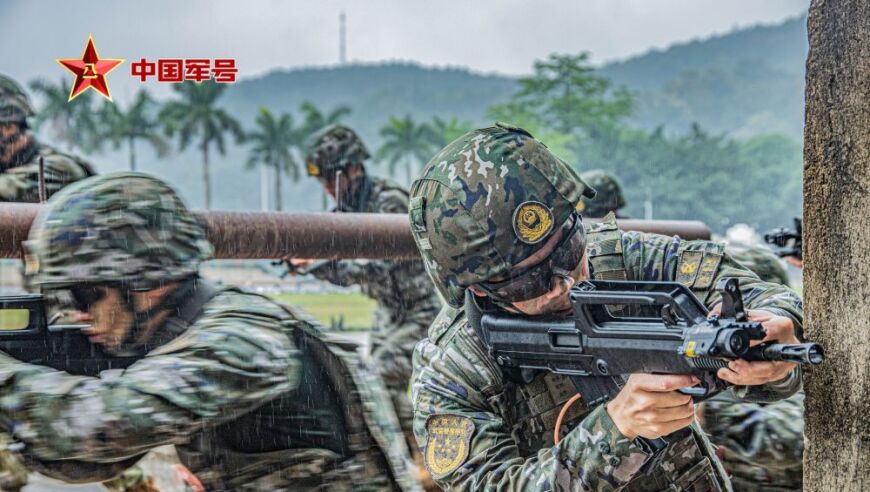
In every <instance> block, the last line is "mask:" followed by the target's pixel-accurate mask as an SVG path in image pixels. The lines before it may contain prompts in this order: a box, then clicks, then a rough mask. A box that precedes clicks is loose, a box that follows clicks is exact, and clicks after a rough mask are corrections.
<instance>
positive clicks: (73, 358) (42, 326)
mask: <svg viewBox="0 0 870 492" xmlns="http://www.w3.org/2000/svg"><path fill="white" fill-rule="evenodd" d="M87 326H88V325H59V324H51V325H50V324H48V319H47V317H46V309H45V298H44V296H42V295H41V294H20V295H5V296H0V350H2V351H3V352H5V353H6V354H7V355H9V356H11V357H14V358H15V359H18V360H20V361H22V362H28V363H31V364H38V365H42V366H49V367H53V368H55V369H57V370H59V371H66V372H68V373H71V374H77V375H81V376H97V375H99V373H100V372H101V371H105V370H107V369H123V368H125V367H127V366H129V365H131V364H132V363H133V362H135V361H136V360H138V359H139V358H135V357H118V356H112V355H109V354H107V353H106V352H104V351H103V350H102V349H101V348H100V347H99V346H98V345H94V344H92V343H91V342H90V340H89V339H88V336H87V335H86V334H85V333H84V332H83V331H82V330H84V329H85V328H87Z"/></svg>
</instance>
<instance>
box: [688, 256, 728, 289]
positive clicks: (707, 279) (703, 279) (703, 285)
mask: <svg viewBox="0 0 870 492" xmlns="http://www.w3.org/2000/svg"><path fill="white" fill-rule="evenodd" d="M721 261H722V255H720V254H716V253H712V252H709V251H708V252H707V253H706V254H705V255H704V260H703V261H702V262H701V268H700V272H699V273H698V278H697V279H696V280H695V285H694V288H695V289H702V290H703V289H709V288H710V287H711V286H712V285H713V279H715V278H716V271H717V270H719V263H720V262H721Z"/></svg>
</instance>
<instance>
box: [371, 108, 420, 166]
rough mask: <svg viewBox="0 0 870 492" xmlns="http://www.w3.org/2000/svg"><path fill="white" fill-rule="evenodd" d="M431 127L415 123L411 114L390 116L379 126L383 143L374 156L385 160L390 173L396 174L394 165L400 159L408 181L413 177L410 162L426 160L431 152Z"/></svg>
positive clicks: (379, 159)
mask: <svg viewBox="0 0 870 492" xmlns="http://www.w3.org/2000/svg"><path fill="white" fill-rule="evenodd" d="M432 133H433V132H432V128H430V127H429V125H427V124H426V123H421V124H419V125H417V124H416V123H414V120H413V119H411V115H405V117H404V118H402V119H399V118H396V117H395V116H390V120H389V121H388V122H387V124H386V125H384V126H383V127H381V130H380V135H381V137H383V138H384V143H383V144H381V146H380V148H378V151H377V155H376V158H377V160H378V161H386V162H387V164H388V165H389V166H390V175H392V176H395V175H396V165H397V164H398V163H399V162H400V161H401V162H404V164H405V176H406V177H407V179H408V182H409V183H410V182H411V181H412V179H413V176H412V171H411V162H412V161H413V160H416V161H417V162H418V163H420V162H426V161H428V160H429V158H430V157H431V154H432V141H433V136H432Z"/></svg>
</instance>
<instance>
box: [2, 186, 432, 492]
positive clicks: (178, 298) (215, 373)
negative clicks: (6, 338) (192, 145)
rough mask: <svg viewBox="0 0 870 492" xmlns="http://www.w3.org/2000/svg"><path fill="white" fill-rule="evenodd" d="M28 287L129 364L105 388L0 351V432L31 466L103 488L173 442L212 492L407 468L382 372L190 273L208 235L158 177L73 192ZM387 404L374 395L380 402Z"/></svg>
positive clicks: (381, 476) (330, 482)
mask: <svg viewBox="0 0 870 492" xmlns="http://www.w3.org/2000/svg"><path fill="white" fill-rule="evenodd" d="M25 249H26V260H25V263H26V275H27V279H28V282H29V284H30V285H32V286H36V287H41V288H42V289H43V290H45V291H48V292H49V293H51V294H53V295H56V296H58V297H60V298H64V299H67V301H68V302H69V303H70V304H71V305H72V307H74V308H75V309H76V310H78V311H79V312H81V313H86V314H82V320H83V321H89V322H90V323H91V325H92V327H91V328H90V331H89V335H90V336H91V339H92V340H93V341H94V343H98V344H100V345H102V346H103V347H104V348H105V349H106V350H107V351H109V352H110V353H113V354H124V355H127V356H134V357H139V359H138V360H137V361H136V362H135V363H133V364H132V365H131V366H129V367H128V368H127V369H124V370H112V371H105V372H103V373H102V374H101V376H100V377H99V378H94V377H84V376H76V375H72V374H68V373H65V372H59V371H56V370H53V369H50V368H48V367H43V366H39V365H32V364H26V363H23V362H20V361H17V360H15V359H12V358H10V357H8V356H6V355H4V354H2V353H0V374H2V375H3V377H2V378H0V426H2V428H3V430H4V431H7V432H9V433H10V434H11V435H12V436H13V437H14V438H15V439H17V440H19V441H21V442H22V443H23V445H24V450H23V451H22V453H23V455H24V456H25V457H26V458H27V460H28V463H29V464H30V465H32V466H33V467H35V468H36V469H37V470H39V471H41V472H43V473H47V474H49V475H52V476H55V477H57V478H61V479H64V480H67V481H94V480H101V479H106V478H110V477H112V476H113V475H115V474H117V473H118V472H120V471H122V470H123V469H125V468H127V467H129V465H130V464H131V463H132V462H134V461H135V460H137V459H138V458H139V457H141V456H142V455H144V454H145V453H146V452H148V450H150V449H152V448H154V447H157V446H161V445H166V444H174V445H175V446H176V448H177V450H178V454H179V456H180V458H181V461H182V462H183V463H184V465H185V466H186V467H187V468H188V469H189V470H191V471H192V472H193V473H194V474H195V475H196V476H197V477H198V479H199V480H200V481H201V482H202V483H203V484H205V486H206V488H207V489H208V490H349V489H353V490H394V489H400V488H405V487H406V488H412V489H413V488H414V487H415V485H414V484H413V483H408V482H407V480H408V478H407V472H406V470H405V466H407V464H408V462H409V460H410V458H409V455H408V451H407V448H406V447H405V446H404V441H403V440H402V439H400V438H398V436H399V435H400V434H399V426H398V422H397V420H396V419H395V417H394V416H393V417H392V420H390V416H389V414H384V415H380V416H376V415H373V414H372V412H377V411H379V410H382V409H383V408H384V407H388V405H387V404H385V403H386V402H387V401H388V397H387V396H386V392H385V390H383V391H382V392H377V391H371V389H377V387H376V386H371V385H374V384H377V381H378V380H377V378H372V377H371V376H370V375H367V374H365V373H364V372H360V371H359V369H360V367H359V365H358V364H356V363H355V361H354V359H353V357H354V355H353V351H350V352H345V351H344V350H342V349H341V348H340V347H338V346H337V345H335V344H332V343H329V342H327V341H326V340H325V339H324V338H323V336H322V335H321V333H320V332H319V330H318V329H317V328H316V327H315V326H314V325H313V324H312V323H311V322H310V321H309V319H308V318H306V317H304V316H303V315H302V314H300V313H299V312H297V311H296V310H294V309H293V308H290V307H286V306H282V305H279V304H277V303H275V302H273V301H271V300H269V299H268V298H265V297H263V296H260V295H256V294H253V293H249V292H244V291H242V290H240V289H237V288H233V287H217V286H213V285H211V284H210V283H208V282H207V281H205V280H203V279H201V278H200V277H199V276H198V269H199V265H200V262H202V261H204V260H206V259H208V258H210V257H211V253H212V247H211V245H210V244H209V242H208V241H207V239H206V236H205V229H204V227H203V226H202V224H201V223H200V222H199V221H198V220H197V219H196V217H195V216H194V215H192V214H191V213H190V212H189V211H188V210H187V209H186V208H185V206H184V204H183V203H182V202H181V201H180V199H179V198H178V196H177V194H176V193H175V191H174V190H172V189H171V188H169V187H168V186H167V185H166V184H165V183H163V182H161V181H159V180H157V179H155V178H152V177H149V176H147V175H144V174H138V173H113V174H109V175H104V176H99V177H93V178H89V179H87V180H83V181H80V182H78V183H75V184H73V185H71V186H69V187H67V188H65V189H64V190H62V191H61V192H59V193H58V194H57V195H55V196H54V197H53V199H52V200H50V201H49V203H48V205H47V206H46V207H45V209H43V210H42V211H41V212H40V214H39V216H38V217H37V219H36V220H35V222H34V225H33V227H32V229H31V231H30V238H29V240H28V241H27V242H26V243H25ZM381 394H382V395H383V397H380V396H379V395H381Z"/></svg>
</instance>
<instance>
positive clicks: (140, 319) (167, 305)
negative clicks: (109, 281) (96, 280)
mask: <svg viewBox="0 0 870 492" xmlns="http://www.w3.org/2000/svg"><path fill="white" fill-rule="evenodd" d="M196 279H197V277H196V276H195V275H194V276H192V277H189V278H187V279H184V280H182V281H181V282H180V283H179V285H178V286H176V287H175V288H174V289H172V290H171V291H169V292H168V293H167V294H166V295H164V296H163V297H162V298H160V300H159V301H158V302H157V303H156V304H155V305H153V306H151V307H150V308H148V309H146V310H144V311H139V310H137V309H136V303H135V301H134V295H135V291H132V290H130V289H129V288H128V287H127V286H126V285H124V284H121V285H119V286H117V288H118V289H119V290H120V291H121V297H122V299H123V300H124V303H125V304H126V306H127V312H129V313H130V314H132V317H133V319H132V320H131V321H130V326H129V329H128V330H127V334H126V335H125V336H124V340H123V341H122V342H121V344H120V345H119V346H118V348H116V349H111V350H107V351H108V352H111V353H112V354H113V355H116V356H120V355H123V356H136V355H145V354H146V353H148V351H149V350H150V348H149V346H148V343H147V341H146V342H140V341H139V340H140V338H142V335H143V334H144V332H145V328H146V326H147V325H148V322H150V321H151V320H152V319H154V318H155V317H157V316H158V315H159V314H160V313H162V312H163V311H167V310H170V309H175V308H177V307H179V306H180V305H181V304H183V303H184V301H185V300H186V299H188V298H189V297H190V295H191V294H192V291H193V290H194V287H195V286H196Z"/></svg>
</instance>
